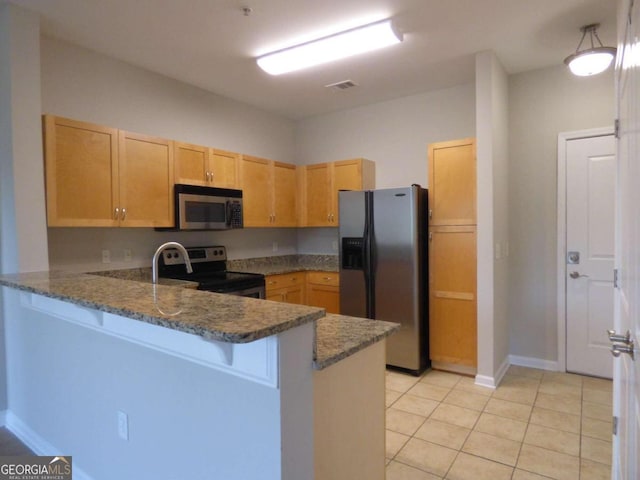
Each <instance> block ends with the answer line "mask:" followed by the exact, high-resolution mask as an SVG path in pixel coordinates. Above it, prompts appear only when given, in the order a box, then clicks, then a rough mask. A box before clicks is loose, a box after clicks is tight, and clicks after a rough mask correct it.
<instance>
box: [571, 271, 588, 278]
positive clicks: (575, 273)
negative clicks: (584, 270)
mask: <svg viewBox="0 0 640 480" xmlns="http://www.w3.org/2000/svg"><path fill="white" fill-rule="evenodd" d="M569 276H570V277H571V278H580V277H588V276H589V275H580V273H578V272H571V273H570V274H569Z"/></svg>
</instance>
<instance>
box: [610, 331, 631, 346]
mask: <svg viewBox="0 0 640 480" xmlns="http://www.w3.org/2000/svg"><path fill="white" fill-rule="evenodd" d="M607 335H609V340H611V341H612V342H620V343H624V344H625V345H630V344H631V332H630V331H629V330H627V333H626V334H624V335H618V334H617V333H616V331H615V330H607Z"/></svg>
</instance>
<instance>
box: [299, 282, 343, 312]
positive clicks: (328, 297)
mask: <svg viewBox="0 0 640 480" xmlns="http://www.w3.org/2000/svg"><path fill="white" fill-rule="evenodd" d="M306 303H307V305H309V306H312V307H320V308H324V309H325V310H326V311H327V313H340V277H339V275H338V273H337V272H307V302H306Z"/></svg>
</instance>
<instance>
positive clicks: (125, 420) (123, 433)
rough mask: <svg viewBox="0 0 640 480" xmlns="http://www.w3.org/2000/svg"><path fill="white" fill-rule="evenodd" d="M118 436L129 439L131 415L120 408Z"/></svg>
mask: <svg viewBox="0 0 640 480" xmlns="http://www.w3.org/2000/svg"><path fill="white" fill-rule="evenodd" d="M118 436H119V437H120V438H121V439H123V440H129V417H128V416H127V414H126V413H124V412H123V411H121V410H118Z"/></svg>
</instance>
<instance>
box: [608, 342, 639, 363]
mask: <svg viewBox="0 0 640 480" xmlns="http://www.w3.org/2000/svg"><path fill="white" fill-rule="evenodd" d="M634 350H635V349H634V345H633V340H630V341H629V345H619V344H617V343H614V344H613V346H612V347H611V355H613V356H614V357H616V358H618V357H619V356H620V354H621V353H626V354H628V355H629V356H630V357H631V360H635V359H636V357H635V351H634Z"/></svg>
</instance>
